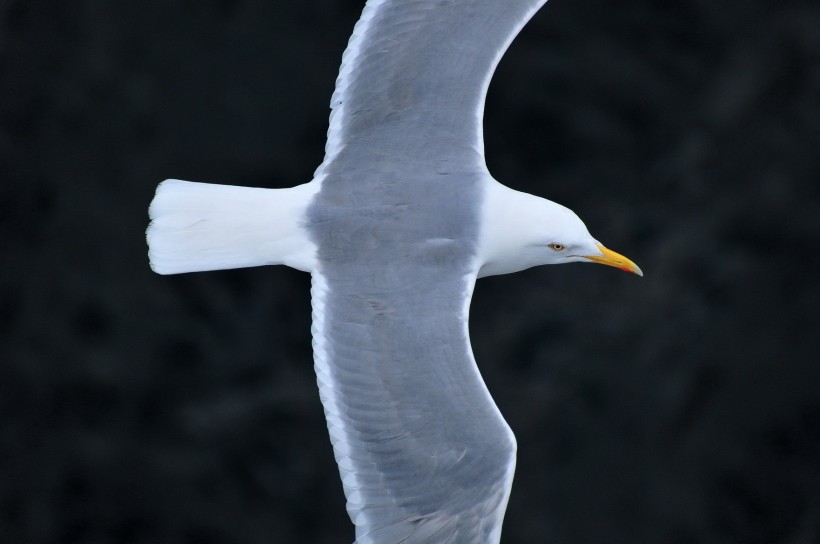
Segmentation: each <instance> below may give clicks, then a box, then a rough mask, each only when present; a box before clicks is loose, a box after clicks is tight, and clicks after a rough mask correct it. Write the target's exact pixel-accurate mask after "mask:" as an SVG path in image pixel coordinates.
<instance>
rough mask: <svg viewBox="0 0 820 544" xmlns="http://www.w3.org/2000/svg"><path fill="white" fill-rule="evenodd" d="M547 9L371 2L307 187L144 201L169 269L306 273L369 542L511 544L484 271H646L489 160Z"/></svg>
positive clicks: (194, 188) (361, 530)
mask: <svg viewBox="0 0 820 544" xmlns="http://www.w3.org/2000/svg"><path fill="white" fill-rule="evenodd" d="M545 1H546V0H370V1H369V2H367V5H366V6H365V8H364V12H363V13H362V16H361V18H360V20H359V22H358V23H357V24H356V27H355V28H354V30H353V36H352V37H351V38H350V42H349V44H348V47H347V50H346V51H345V53H344V56H343V57H342V65H341V69H340V72H339V77H338V79H337V80H336V90H335V92H334V93H333V97H332V99H331V108H332V113H331V116H330V128H329V131H328V138H327V146H326V149H325V158H324V161H323V162H322V164H321V166H320V167H319V168H318V170H317V171H316V173H315V174H314V179H313V180H312V181H310V182H309V183H306V184H303V185H299V186H297V187H293V188H290V189H262V188H248V187H234V186H226V185H215V184H204V183H194V182H187V181H180V180H166V181H164V182H163V183H161V184H160V185H159V187H158V188H157V193H156V196H155V198H154V200H153V202H152V203H151V207H150V210H149V215H150V217H151V219H152V222H151V224H150V226H149V227H148V232H147V238H148V245H149V258H150V261H151V267H152V268H153V269H154V271H156V272H158V273H160V274H177V273H182V272H196V271H204V270H219V269H227V268H240V267H248V266H260V265H272V264H284V265H288V266H291V267H293V268H296V269H299V270H304V271H307V272H310V274H311V278H312V288H311V297H312V305H313V326H312V332H313V351H314V361H315V370H316V376H317V381H318V385H319V395H320V397H321V400H322V404H323V406H324V411H325V416H326V418H327V426H328V430H329V432H330V440H331V442H332V444H333V450H334V454H335V457H336V461H337V463H338V466H339V472H340V474H341V478H342V484H343V486H344V492H345V497H346V498H347V511H348V514H349V515H350V519H351V520H352V521H353V523H354V524H355V526H356V542H357V543H358V544H394V543H404V544H413V543H497V542H499V539H500V537H501V524H502V520H503V516H504V511H505V509H506V505H507V499H508V497H509V493H510V487H511V484H512V477H513V471H514V468H515V455H516V441H515V437H514V436H513V433H512V432H511V430H510V428H509V426H508V425H507V423H506V422H505V421H504V419H503V417H502V416H501V414H500V412H499V411H498V408H497V407H496V405H495V403H494V402H493V400H492V398H491V397H490V394H489V392H488V391H487V388H486V386H485V385H484V382H483V381H482V379H481V376H480V374H479V371H478V368H477V367H476V364H475V360H474V359H473V354H472V350H471V347H470V340H469V333H468V329H467V319H468V313H469V307H470V299H471V297H472V292H473V287H474V285H475V281H476V279H477V278H480V277H482V276H489V275H494V274H506V273H509V272H516V271H518V270H523V269H525V268H529V267H532V266H536V265H543V264H559V263H568V262H596V263H601V264H605V265H610V266H614V267H617V268H621V269H623V270H627V271H630V272H634V273H636V274H639V275H642V273H641V271H640V269H639V268H638V267H637V265H635V264H634V263H633V262H632V261H630V260H629V259H627V258H626V257H623V256H622V255H619V254H618V253H615V252H614V251H611V250H609V249H607V248H605V247H604V246H603V245H602V244H601V243H600V242H598V241H597V240H596V239H594V238H593V237H592V236H591V235H590V234H589V232H588V231H587V229H586V227H585V226H584V223H583V222H582V221H581V220H580V219H579V218H578V217H577V216H576V215H575V213H573V212H572V211H570V210H569V209H567V208H565V207H563V206H561V205H559V204H556V203H554V202H551V201H549V200H545V199H543V198H539V197H536V196H533V195H529V194H525V193H521V192H517V191H514V190H512V189H509V188H507V187H505V186H504V185H501V184H500V183H498V182H497V181H495V180H494V179H493V178H492V177H491V176H490V174H489V172H488V171H487V167H486V165H485V162H484V141H483V134H482V117H483V110H484V99H485V96H486V93H487V86H488V84H489V81H490V78H491V76H492V73H493V71H494V70H495V67H496V65H497V64H498V61H499V60H500V58H501V56H502V54H503V53H504V51H505V50H506V49H507V47H508V46H509V44H510V42H511V41H512V39H513V38H514V37H515V36H516V34H517V33H518V32H519V30H520V29H521V28H522V27H523V25H524V24H525V23H526V22H527V21H528V20H529V19H530V17H532V15H533V14H534V13H535V12H536V11H537V10H538V9H539V8H540V7H541V6H542V5H543V4H544V3H545Z"/></svg>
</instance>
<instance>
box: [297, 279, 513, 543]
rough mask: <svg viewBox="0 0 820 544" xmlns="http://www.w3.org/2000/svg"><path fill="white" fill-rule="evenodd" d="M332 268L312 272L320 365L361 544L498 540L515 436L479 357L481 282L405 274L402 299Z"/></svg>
mask: <svg viewBox="0 0 820 544" xmlns="http://www.w3.org/2000/svg"><path fill="white" fill-rule="evenodd" d="M331 268H332V270H330V271H328V273H327V274H326V275H325V274H314V276H313V287H312V298H313V308H314V315H313V319H314V328H313V335H314V351H315V367H316V374H317V377H318V383H319V390H320V396H321V398H322V403H323V405H324V408H325V415H326V417H327V423H328V429H329V431H330V437H331V441H332V443H333V448H334V453H335V456H336V461H337V463H338V465H339V471H340V474H341V476H342V482H343V485H344V491H345V496H346V497H347V510H348V514H349V515H350V518H351V520H352V521H353V522H354V524H355V525H356V542H357V544H397V543H403V544H420V543H481V544H485V543H487V544H490V543H497V542H498V541H499V538H500V533H501V523H502V519H503V515H504V510H505V507H506V503H507V498H508V497H509V491H510V486H511V483H512V476H513V471H514V466H515V439H514V437H513V435H512V433H511V432H510V430H509V427H508V426H507V424H506V423H505V422H504V420H503V419H502V418H501V416H500V414H499V412H498V410H497V408H496V406H495V404H494V403H493V401H492V399H491V398H490V396H489V393H488V392H487V389H486V387H485V386H484V383H483V381H482V380H481V377H480V375H479V373H478V369H477V368H476V366H475V362H474V360H473V357H472V353H471V350H470V345H469V340H468V338H467V326H466V312H467V305H468V302H466V301H469V297H470V292H471V289H472V282H473V281H474V276H473V277H472V278H471V277H469V276H467V275H465V276H461V275H460V274H455V273H453V274H449V273H448V274H437V275H436V276H438V277H431V276H430V275H426V274H422V275H423V276H424V277H423V278H418V277H417V278H415V279H413V280H412V281H411V280H410V277H409V276H411V275H412V276H417V275H418V271H416V272H415V273H414V272H412V271H409V270H408V269H407V268H406V267H404V268H405V270H407V273H406V274H401V273H400V272H399V271H397V270H391V271H389V272H388V275H391V276H394V279H393V280H389V281H390V282H392V281H397V283H398V284H400V285H401V290H400V291H399V290H398V289H393V288H392V287H387V286H386V285H384V284H381V285H380V283H381V282H380V281H379V280H376V279H375V278H364V279H363V280H362V279H361V278H359V279H357V280H356V281H355V282H351V281H350V276H349V274H350V273H351V267H344V266H341V267H331ZM345 268H347V270H345ZM399 268H402V266H401V265H399ZM352 273H353V275H354V276H358V277H360V276H361V275H362V274H361V270H356V271H352ZM379 275H381V274H379ZM374 276H375V275H374ZM444 276H446V277H444ZM370 280H372V281H370ZM428 280H433V281H434V282H435V283H433V284H432V285H429V284H428V283H427V281H428ZM354 284H355V285H354Z"/></svg>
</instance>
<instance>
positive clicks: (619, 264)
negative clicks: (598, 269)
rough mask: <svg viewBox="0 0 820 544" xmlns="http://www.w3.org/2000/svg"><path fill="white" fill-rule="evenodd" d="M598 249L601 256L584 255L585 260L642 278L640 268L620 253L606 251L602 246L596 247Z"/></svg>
mask: <svg viewBox="0 0 820 544" xmlns="http://www.w3.org/2000/svg"><path fill="white" fill-rule="evenodd" d="M598 249H600V250H601V253H603V255H586V256H585V258H587V259H589V260H590V261H592V262H596V263H598V264H605V265H607V266H614V267H615V268H620V269H621V270H623V271H625V272H632V273H633V274H637V275H639V276H641V277H643V272H642V271H641V269H640V267H639V266H638V265H637V264H635V263H633V262H632V261H630V260H629V259H627V258H626V257H624V256H623V255H621V254H620V253H615V252H614V251H612V250H611V249H607V248H605V247H604V246H598Z"/></svg>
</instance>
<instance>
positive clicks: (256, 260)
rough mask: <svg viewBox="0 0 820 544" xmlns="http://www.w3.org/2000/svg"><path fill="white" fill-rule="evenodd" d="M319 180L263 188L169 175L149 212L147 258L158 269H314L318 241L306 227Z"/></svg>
mask: <svg viewBox="0 0 820 544" xmlns="http://www.w3.org/2000/svg"><path fill="white" fill-rule="evenodd" d="M318 186H319V184H318V183H317V182H311V183H307V184H305V185H300V186H298V187H293V188H291V189H259V188H253V187H235V186H231V185H216V184H211V183H196V182H191V181H181V180H178V179H168V180H165V181H163V182H162V183H160V184H159V187H157V194H156V196H154V200H153V201H152V202H151V207H150V208H149V210H148V215H149V216H150V218H151V224H150V225H149V226H148V231H147V232H146V237H147V239H148V258H149V260H150V261H151V268H152V269H153V270H154V271H155V272H157V273H159V274H179V273H182V272H200V271H205V270H222V269H226V268H244V267H248V266H260V265H266V264H287V265H289V266H292V267H294V268H298V269H300V270H306V271H310V270H311V269H312V268H313V263H314V260H315V246H314V244H313V243H312V242H311V241H310V238H309V236H308V234H307V232H306V231H305V229H304V228H303V226H302V225H303V223H304V219H305V212H306V210H307V207H308V205H309V204H310V201H311V199H312V197H313V195H314V194H315V193H316V191H317V190H318V188H319V187H318Z"/></svg>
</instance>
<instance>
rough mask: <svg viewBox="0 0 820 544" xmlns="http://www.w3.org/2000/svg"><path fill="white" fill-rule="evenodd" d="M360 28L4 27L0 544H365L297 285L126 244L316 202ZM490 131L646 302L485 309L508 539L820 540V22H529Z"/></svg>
mask: <svg viewBox="0 0 820 544" xmlns="http://www.w3.org/2000/svg"><path fill="white" fill-rule="evenodd" d="M362 4H363V2H362V1H361V0H356V1H353V0H298V1H297V0H275V1H274V0H245V1H241V0H235V1H230V0H221V1H216V0H200V1H197V2H193V1H190V0H175V1H170V0H162V1H159V0H151V1H145V2H111V1H106V0H77V1H74V2H64V1H57V0H17V1H10V0H7V1H3V2H0V247H2V258H0V262H2V264H0V337H1V338H2V340H1V341H0V440H1V441H2V442H1V443H0V541H2V542H8V543H11V544H16V543H32V544H41V543H42V544H46V543H83V544H85V543H89V544H91V543H94V544H96V543H123V544H129V543H173V544H233V543H250V544H257V543H291V542H308V543H321V544H324V543H328V544H330V543H344V542H351V541H352V540H353V529H352V525H351V524H350V522H349V520H348V519H347V516H346V513H345V510H344V497H343V494H342V487H341V485H340V482H339V477H338V473H337V469H336V466H335V464H334V461H333V455H332V451H331V447H330V442H329V440H328V437H327V431H326V427H325V422H324V418H323V414H322V409H321V405H320V403H319V397H318V394H317V390H316V385H315V378H314V375H313V370H312V360H311V347H310V300H309V293H308V289H309V276H308V275H307V274H304V273H301V272H296V271H293V270H289V269H286V268H284V267H269V268H265V269H247V270H234V271H225V272H213V273H200V274H189V275H181V276H172V277H162V276H159V275H156V274H154V273H152V272H151V270H150V269H149V267H148V260H147V257H146V245H145V238H144V230H145V227H146V225H147V207H148V204H149V202H150V200H151V198H152V196H153V193H154V189H155V187H156V184H157V183H158V182H159V181H161V180H163V179H165V178H170V177H176V178H181V179H187V180H196V181H209V182H219V183H231V184H237V185H250V186H258V187H285V186H291V185H295V184H299V183H303V182H306V181H309V180H310V179H311V177H312V173H313V170H314V169H315V168H316V167H317V166H318V165H319V163H320V162H321V160H322V157H323V149H324V137H325V131H326V130H327V117H328V113H329V110H328V103H329V99H330V94H331V92H332V90H333V84H334V80H335V77H336V71H337V69H338V65H339V61H340V58H341V54H342V51H343V49H344V47H345V44H346V42H347V39H348V36H349V34H350V31H351V29H352V27H353V24H354V22H355V21H356V19H357V17H358V15H359V13H360V12H361V8H362ZM485 128H486V130H485V132H486V144H487V162H488V165H489V167H490V170H491V172H492V173H493V174H494V176H495V177H496V178H497V179H499V180H501V181H502V182H504V183H506V184H508V185H510V186H512V187H514V188H516V189H520V190H525V191H529V192H532V193H535V194H538V195H541V196H545V197H548V198H550V199H553V200H556V201H558V202H561V203H562V204H565V205H567V206H568V207H570V208H572V209H574V210H575V211H576V212H577V213H578V214H579V215H580V216H581V217H582V218H584V220H585V222H586V224H587V226H588V227H589V229H590V231H591V232H592V233H593V234H594V235H595V236H596V237H598V238H599V239H600V240H601V241H602V242H603V243H605V244H606V245H607V246H609V247H612V248H613V249H615V250H617V251H620V252H622V253H624V254H625V255H627V256H629V257H631V258H632V259H634V260H635V261H636V262H637V263H639V264H640V265H641V267H642V268H643V270H644V271H645V274H646V277H644V278H643V279H641V278H638V277H636V276H631V275H628V274H623V273H621V272H618V271H616V270H614V269H604V268H602V267H592V266H583V265H569V266H563V267H542V268H540V269H534V270H529V271H526V272H523V273H520V274H517V275H514V276H506V277H494V278H487V279H484V280H481V281H480V282H479V283H478V287H477V290H476V294H475V297H474V300H473V307H472V319H471V324H470V326H471V331H472V338H473V347H474V350H475V354H476V358H477V360H478V363H479V367H480V369H481V371H482V373H483V375H484V378H485V380H486V382H487V384H488V387H489V388H490V390H491V392H492V394H493V396H494V398H495V399H496V401H497V403H498V404H499V406H500V408H501V410H502V412H503V413H504V415H505V417H506V418H507V420H508V421H509V423H510V425H511V426H512V428H513V430H514V431H515V433H516V435H517V437H518V443H519V461H518V470H517V475H516V480H515V484H514V487H513V493H512V498H511V500H510V504H509V509H508V512H507V516H506V522H505V526H504V537H503V542H504V543H506V544H521V543H540V542H548V543H556V544H559V543H560V544H564V543H598V542H601V543H608V544H616V543H630V544H634V543H665V544H666V543H669V544H687V543H707V544H708V543H782V544H812V543H818V542H820V357H818V350H819V349H820V339H819V338H818V337H819V336H820V315H818V313H819V312H820V309H819V308H818V307H819V306H820V249H818V248H820V214H818V208H819V207H820V152H819V151H820V149H818V148H820V4H818V3H817V2H816V0H782V1H779V2H768V1H765V0H744V1H740V0H725V1H722V2H713V1H708V0H689V1H687V2H666V1H660V0H627V1H624V2H618V3H617V4H613V3H612V2H606V1H604V0H572V1H570V0H551V1H550V2H549V3H548V4H547V6H546V7H545V8H544V9H542V10H541V11H540V12H539V13H538V14H537V15H536V17H535V18H534V19H533V21H532V23H531V24H530V25H529V26H527V27H526V28H525V30H524V31H523V33H522V34H521V35H520V36H519V38H518V39H517V40H516V41H515V42H514V43H513V45H512V47H511V49H510V51H509V53H508V54H507V56H506V57H505V58H504V59H503V61H502V62H501V65H500V67H499V70H498V72H497V74H496V77H495V79H494V80H493V83H492V85H491V87H490V91H489V96H488V99H487V113H486V119H485Z"/></svg>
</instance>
